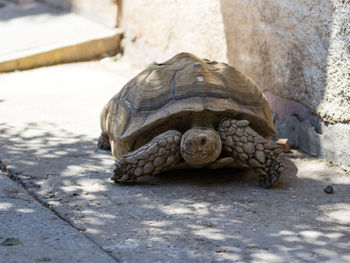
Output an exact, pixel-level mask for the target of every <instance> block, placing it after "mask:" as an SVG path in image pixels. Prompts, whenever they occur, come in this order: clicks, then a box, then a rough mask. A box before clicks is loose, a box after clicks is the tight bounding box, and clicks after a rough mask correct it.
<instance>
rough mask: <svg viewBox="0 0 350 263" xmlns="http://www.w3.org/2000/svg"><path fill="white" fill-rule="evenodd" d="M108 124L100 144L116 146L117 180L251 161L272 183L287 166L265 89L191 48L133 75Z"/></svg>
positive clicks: (109, 108) (106, 115)
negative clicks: (197, 54)
mask: <svg viewBox="0 0 350 263" xmlns="http://www.w3.org/2000/svg"><path fill="white" fill-rule="evenodd" d="M100 124H101V129H102V133H101V136H100V138H99V141H98V146H99V147H100V148H101V149H111V151H112V155H113V157H114V158H115V159H116V162H115V165H114V169H113V176H112V180H114V181H115V182H117V183H127V182H137V181H140V180H141V179H142V178H144V177H146V176H150V175H155V174H157V173H160V172H163V171H166V170H169V169H176V168H201V167H209V168H220V167H251V168H253V169H254V170H255V172H256V174H257V176H258V179H259V182H260V185H261V186H262V187H265V188H269V187H271V186H272V185H273V184H274V183H276V182H277V180H278V179H279V177H280V175H281V174H282V172H283V170H284V165H283V163H282V161H281V159H280V157H279V155H280V154H281V152H282V150H281V149H280V148H279V146H278V145H277V144H276V143H275V142H273V141H269V138H271V137H272V136H273V135H275V134H276V131H275V130H274V126H273V121H272V117H271V112H270V109H269V104H268V101H267V99H266V97H265V96H264V94H263V93H262V91H261V90H260V89H259V88H258V87H257V86H256V85H255V84H254V83H253V81H252V80H250V79H249V78H248V77H246V76H245V75H243V74H242V73H240V72H239V71H237V70H236V69H234V68H233V67H231V66H229V65H227V64H225V63H218V62H215V61H210V60H207V59H199V58H198V57H196V56H195V55H193V54H190V53H180V54H177V55H175V56H174V57H173V58H171V59H170V60H168V61H166V62H164V63H161V64H158V63H153V64H151V65H150V66H149V67H147V68H146V69H145V70H144V71H142V72H141V73H140V74H138V75H137V76H136V77H134V78H133V79H131V80H130V81H129V82H128V83H127V84H126V85H125V86H124V87H123V88H122V89H121V90H120V92H119V93H118V94H116V95H115V96H114V97H113V98H112V99H111V100H110V101H109V102H108V103H107V105H106V106H105V107H104V108H103V110H102V113H101V123H100Z"/></svg>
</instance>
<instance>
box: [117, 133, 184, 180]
mask: <svg viewBox="0 0 350 263" xmlns="http://www.w3.org/2000/svg"><path fill="white" fill-rule="evenodd" d="M181 136H182V134H181V133H180V132H179V131H176V130H170V131H167V132H164V133H162V134H160V135H158V136H157V137H154V138H153V140H151V141H150V142H148V143H147V144H145V145H143V146H142V147H140V148H138V149H136V150H135V151H133V152H130V153H128V154H126V155H124V156H123V157H122V158H120V160H118V161H116V162H115V165H114V170H113V176H112V180H114V181H115V182H136V181H138V180H139V179H141V178H143V177H146V176H150V175H155V174H157V173H160V172H162V171H165V170H167V169H169V168H170V167H172V166H173V165H175V164H176V163H177V162H178V161H179V160H180V158H181V154H180V141H181Z"/></svg>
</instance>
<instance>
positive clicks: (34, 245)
mask: <svg viewBox="0 0 350 263" xmlns="http://www.w3.org/2000/svg"><path fill="white" fill-rule="evenodd" d="M0 222H1V227H0V242H3V241H4V240H5V239H6V238H8V237H16V238H19V239H20V240H21V241H22V243H21V244H20V245H14V246H3V245H1V246H0V255H1V256H0V262H6V263H17V262H18V263H19V262H117V261H116V260H115V259H113V258H112V257H111V256H109V255H108V254H106V253H103V252H102V251H101V248H99V247H98V246H97V245H95V244H94V243H93V242H91V241H90V240H89V239H87V238H86V237H85V236H83V235H81V234H80V233H79V232H78V230H76V229H74V228H72V227H71V226H70V225H69V224H68V223H66V222H64V221H62V220H61V219H59V218H58V217H57V216H56V215H55V214H54V213H53V212H51V211H50V210H49V209H47V208H46V207H43V206H41V205H40V204H39V203H38V202H37V201H36V200H35V199H34V198H33V197H32V196H30V195H29V194H28V193H27V192H26V191H24V190H23V189H22V187H21V186H19V185H18V184H16V183H15V182H13V181H11V180H10V179H9V178H8V177H7V176H6V175H5V174H4V173H0Z"/></svg>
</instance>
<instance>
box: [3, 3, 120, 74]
mask: <svg viewBox="0 0 350 263" xmlns="http://www.w3.org/2000/svg"><path fill="white" fill-rule="evenodd" d="M0 5H1V6H2V7H1V8H0V32H1V36H2V37H1V41H0V72H7V71H13V70H23V69H30V68H35V67H40V66H47V65H53V64H59V63H66V62H74V61H82V60H89V59H92V58H96V57H99V56H102V55H105V56H106V55H108V54H109V55H111V54H115V53H116V52H117V51H118V50H119V42H120V38H121V31H120V30H119V29H115V28H110V27H107V26H104V25H101V24H98V23H96V22H94V21H91V20H89V19H87V18H85V17H83V16H80V15H78V14H75V13H72V12H69V11H64V10H60V9H58V8H55V7H52V6H50V5H48V4H45V3H43V2H37V1H29V2H25V3H22V4H16V3H13V2H10V1H6V0H0Z"/></svg>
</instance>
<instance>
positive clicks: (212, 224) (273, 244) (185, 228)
mask: <svg viewBox="0 0 350 263" xmlns="http://www.w3.org/2000/svg"><path fill="white" fill-rule="evenodd" d="M96 139H97V136H96V138H89V137H87V136H85V135H83V134H74V133H71V132H69V131H67V130H65V129H64V127H57V125H55V124H52V123H40V124H38V123H28V124H26V125H23V126H22V127H21V128H19V127H18V126H17V127H13V126H10V125H8V124H6V123H2V124H1V125H0V148H1V150H2V151H1V153H0V159H1V160H3V161H4V162H6V163H7V164H8V165H9V166H10V167H12V168H14V169H15V170H16V171H17V172H21V173H20V174H17V175H15V176H16V177H18V178H21V179H22V181H23V182H24V184H25V185H26V186H27V187H28V188H29V190H30V191H32V192H34V193H36V194H37V195H38V197H39V198H40V199H41V200H42V201H43V202H45V203H47V204H48V205H49V206H51V207H52V208H53V209H54V210H55V211H57V212H58V213H59V214H60V215H61V216H62V217H64V218H65V219H66V220H67V221H69V222H70V223H71V224H72V225H73V226H75V227H76V228H79V229H82V230H83V231H84V232H85V233H86V235H87V236H88V237H90V238H91V239H93V240H94V241H95V242H96V243H98V244H99V245H100V246H101V247H102V248H103V249H104V250H105V251H108V252H109V253H111V254H112V255H114V256H115V257H117V258H119V259H121V260H125V261H128V262H140V261H143V262H155V261H157V260H159V261H162V262H164V261H173V262H180V261H182V262H183V261H187V262H188V261H193V262H196V261H203V260H204V261H208V262H210V261H215V262H221V261H227V262H232V261H244V262H253V261H259V260H260V261H265V262H266V261H268V262H292V261H294V262H296V261H299V262H300V261H315V262H322V261H332V260H334V259H336V262H342V261H343V262H346V261H348V260H349V257H350V251H349V249H348V240H349V238H350V230H349V224H350V221H349V218H350V200H349V188H348V183H349V182H350V180H349V178H347V177H346V176H345V175H344V174H342V172H341V171H340V170H338V169H336V168H335V167H327V166H326V165H325V164H324V163H321V164H320V162H319V161H317V160H316V159H307V160H303V159H294V160H293V159H286V160H285V162H286V168H287V169H286V174H284V176H283V177H282V178H281V181H280V183H279V184H278V185H277V186H276V187H275V188H273V189H270V190H266V189H263V188H260V187H259V186H258V185H257V183H256V182H255V177H254V174H253V173H252V172H251V171H249V170H231V169H222V170H207V169H201V170H186V171H171V172H167V173H163V174H161V175H159V176H156V177H153V178H150V179H147V180H145V181H143V182H142V183H140V184H135V185H118V184H114V183H112V181H111V180H110V179H109V178H110V172H111V169H112V165H113V160H112V158H111V156H110V153H108V152H103V151H101V150H98V149H97V147H96ZM334 173H335V174H334ZM330 182H331V183H332V184H333V186H334V187H335V189H336V194H333V195H327V194H325V193H324V192H323V190H322V189H323V188H324V186H325V185H327V184H329V183H330Z"/></svg>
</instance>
